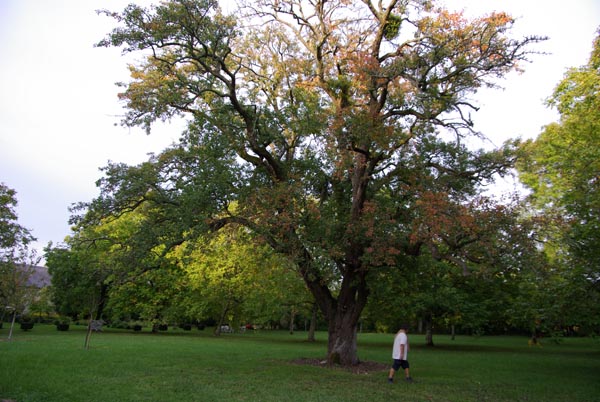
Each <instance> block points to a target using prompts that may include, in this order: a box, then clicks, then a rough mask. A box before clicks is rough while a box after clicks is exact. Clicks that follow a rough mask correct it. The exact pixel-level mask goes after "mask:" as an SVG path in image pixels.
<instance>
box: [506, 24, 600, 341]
mask: <svg viewBox="0 0 600 402" xmlns="http://www.w3.org/2000/svg"><path fill="white" fill-rule="evenodd" d="M548 104H549V105H550V106H553V107H556V108H557V109H558V112H559V113H560V120H559V122H557V123H551V124H549V125H548V126H546V127H545V128H544V130H543V131H542V133H541V134H540V135H539V136H538V137H537V138H536V139H535V140H529V141H527V142H525V143H524V144H523V150H524V151H525V156H526V157H525V158H523V159H522V160H521V161H520V162H519V164H518V165H517V167H518V169H519V174H520V179H521V181H522V182H523V183H524V184H525V185H526V186H527V187H528V188H529V189H531V194H530V196H529V201H530V203H531V205H532V209H534V210H535V212H536V213H537V214H539V215H540V218H539V221H540V227H542V228H543V230H544V232H543V233H544V238H543V240H544V241H545V244H544V250H545V252H546V254H547V256H548V257H549V264H550V265H549V268H548V269H547V275H545V276H544V283H545V286H544V290H546V291H547V290H552V291H553V294H552V296H551V298H552V301H551V303H550V300H546V303H543V304H541V306H545V313H544V316H545V317H546V318H547V319H548V320H550V317H551V316H553V317H555V319H556V320H550V322H552V324H550V322H548V323H547V324H546V325H551V326H558V327H560V326H561V324H562V325H566V324H569V323H570V325H575V324H577V325H586V326H589V327H590V328H596V329H597V328H598V325H600V311H599V310H598V308H597V306H598V305H599V303H598V300H599V296H600V285H599V284H600V270H599V269H598V267H599V266H600V253H599V251H598V250H600V176H599V175H598V172H600V35H599V36H596V38H595V39H594V43H593V49H592V52H591V55H590V59H589V62H588V63H587V65H584V66H581V67H579V68H572V69H570V70H568V71H567V72H566V74H565V77H564V79H563V80H562V81H561V82H560V83H559V84H558V85H557V87H556V88H555V90H554V93H553V95H552V96H551V97H550V99H549V100H548ZM557 296H559V297H557ZM550 306H554V308H550ZM572 308H574V309H575V310H577V311H581V312H585V317H582V316H581V315H580V314H577V313H576V312H575V311H571V313H570V314H567V310H571V309H572ZM551 311H553V312H551ZM575 317H577V318H575ZM565 320H568V321H569V323H567V322H566V321H565Z"/></svg>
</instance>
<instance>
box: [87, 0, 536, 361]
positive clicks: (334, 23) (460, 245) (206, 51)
mask: <svg viewBox="0 0 600 402" xmlns="http://www.w3.org/2000/svg"><path fill="white" fill-rule="evenodd" d="M105 14H107V15H109V16H112V17H114V18H115V20H116V21H117V22H118V23H119V24H120V25H119V27H118V28H116V29H115V30H114V31H113V32H112V33H110V34H109V35H108V37H107V38H106V39H105V40H103V41H101V42H100V43H99V45H100V46H119V47H122V48H123V50H124V52H137V51H144V55H145V56H146V58H145V60H144V61H142V62H141V63H139V64H138V65H136V66H131V67H130V70H131V76H132V81H131V82H129V83H127V84H122V85H123V87H124V88H125V89H124V92H123V93H122V94H121V95H120V96H121V99H122V100H123V101H124V102H125V105H126V107H127V109H128V112H127V115H126V117H125V120H124V123H125V124H127V125H131V126H134V125H141V126H143V127H145V128H146V129H147V130H150V127H151V125H152V123H153V122H154V121H156V120H164V119H168V118H171V117H173V116H176V115H185V116H187V118H188V119H189V120H188V122H189V124H188V129H187V132H186V133H185V135H184V137H183V138H182V141H181V143H180V144H179V145H178V146H176V147H174V149H172V150H169V151H166V152H165V153H163V154H161V155H160V156H159V157H155V158H153V159H152V160H150V161H149V162H148V163H145V164H142V165H140V166H138V167H126V166H123V165H112V166H109V167H108V168H107V169H106V171H105V173H106V177H105V178H104V179H102V180H101V181H100V187H101V190H102V195H101V196H100V197H99V198H98V199H96V200H94V201H93V202H92V203H90V204H89V205H87V208H88V211H89V213H88V214H87V216H86V217H85V219H86V220H87V221H88V222H91V221H93V220H94V219H98V217H103V216H110V215H111V214H118V213H119V211H123V210H130V209H134V208H136V207H137V206H139V205H141V203H142V202H143V201H148V202H150V203H151V204H152V205H153V206H155V208H156V209H155V210H154V212H153V213H155V214H156V216H161V217H162V218H163V220H162V221H160V222H161V224H162V227H163V229H165V228H168V230H163V233H166V232H169V233H171V236H170V239H169V241H170V242H171V243H172V244H175V243H177V242H181V241H183V240H182V239H184V238H186V237H193V236H198V235H199V234H200V233H202V232H205V231H206V230H218V229H221V228H223V227H224V226H226V225H230V224H237V225H243V226H245V227H246V228H248V229H250V230H251V231H253V232H254V233H255V234H256V235H258V236H259V237H261V238H262V239H263V241H264V242H266V243H267V244H269V245H270V246H271V247H272V248H273V249H274V250H275V251H277V252H279V253H282V254H284V255H286V256H287V258H288V259H290V260H292V261H293V262H294V264H295V266H296V269H297V272H298V274H299V275H300V276H301V277H302V278H303V279H304V282H305V284H306V286H307V287H308V289H309V290H310V291H311V293H312V294H313V296H314V298H315V300H316V302H317V304H318V306H319V308H320V309H321V311H322V312H323V315H324V316H325V318H326V320H327V322H328V325H329V327H328V333H329V341H328V342H329V343H328V360H329V362H330V363H334V362H340V363H342V364H354V363H357V362H358V355H357V351H356V329H357V323H358V320H359V318H360V316H361V313H362V310H363V308H364V307H365V305H366V302H367V300H368V295H369V285H368V282H367V277H368V274H369V272H370V271H371V270H372V269H374V268H377V267H380V266H386V265H395V264H396V263H397V262H398V260H397V259H396V258H395V257H396V256H400V255H403V254H415V255H416V254H418V253H419V252H420V250H421V249H423V248H428V249H429V250H430V252H431V254H432V255H433V256H434V257H435V258H437V259H440V260H442V259H446V260H449V261H452V262H453V263H458V264H460V265H464V262H465V261H466V260H467V259H469V258H471V259H476V257H477V256H474V255H473V256H469V255H468V253H467V251H466V249H465V247H466V246H467V245H473V244H474V243H476V242H478V241H479V240H480V238H481V236H483V234H484V233H485V231H484V230H480V229H478V228H477V225H476V224H475V225H474V224H469V225H467V226H461V223H460V222H461V221H463V220H465V218H466V217H468V216H473V215H476V214H477V210H478V208H479V207H480V206H481V204H480V203H478V202H477V200H476V199H477V193H478V189H479V187H478V186H479V184H481V183H484V182H486V181H487V180H490V179H491V178H492V177H493V176H494V175H495V174H500V175H502V174H503V173H505V172H506V171H507V169H509V168H510V167H511V165H512V162H513V159H512V156H513V155H512V154H513V149H514V144H506V146H505V147H503V148H502V149H499V150H494V151H491V152H484V151H472V150H469V149H467V148H466V147H465V146H464V145H463V142H462V141H461V138H462V137H463V136H466V135H469V134H473V132H472V122H471V120H470V117H469V111H470V110H473V109H475V106H474V105H473V104H472V103H471V101H470V99H469V95H470V94H472V93H474V92H475V91H476V90H477V89H478V88H480V87H482V86H494V80H495V79H497V78H499V77H502V76H503V75H505V74H506V73H508V72H509V71H511V70H514V69H516V68H517V65H518V63H519V62H521V61H523V60H524V59H525V58H526V55H527V53H528V50H527V48H526V47H527V45H529V44H531V43H534V42H537V41H538V40H539V39H540V38H536V37H526V38H523V39H520V40H517V39H511V38H509V37H508V36H507V33H508V31H509V30H510V28H511V26H512V25H513V22H514V21H513V19H512V18H511V17H510V16H508V15H507V14H504V13H492V14H489V15H487V16H484V17H481V18H477V19H474V20H472V21H469V20H467V19H466V18H464V17H463V16H462V15H461V14H459V13H450V12H448V11H447V10H444V9H442V8H438V7H435V6H434V2H431V1H420V0H415V1H408V0H406V1H397V0H390V1H388V2H387V4H385V5H384V4H383V3H381V2H379V3H375V2H372V1H370V0H364V1H361V2H350V3H349V2H346V1H341V0H336V1H315V2H311V3H306V2H303V1H296V0H287V1H279V0H277V1H269V0H267V1H257V2H255V3H252V4H248V5H247V7H245V8H244V9H243V10H240V12H238V13H236V14H235V15H236V16H237V17H233V16H229V17H228V16H224V15H222V14H221V13H220V12H219V10H218V9H217V3H216V2H215V1H212V0H201V1H191V0H177V1H175V0H174V1H167V2H163V3H161V4H160V5H158V6H155V7H152V8H150V9H144V8H141V7H138V6H135V5H131V6H129V7H127V8H126V9H125V10H124V11H123V12H122V13H112V12H105ZM440 130H445V131H446V134H445V135H442V133H441V131H440ZM234 201H235V202H236V205H238V206H239V207H238V208H237V209H236V210H235V211H233V210H231V209H230V208H229V205H231V203H232V202H234ZM83 207H84V208H85V207H86V206H85V205H83ZM436 209H441V210H445V211H458V212H460V213H459V214H457V215H456V214H455V215H452V214H450V215H444V214H435V213H432V211H434V210H436ZM432 217H436V218H438V217H443V218H444V221H443V222H444V223H446V224H450V227H452V228H454V229H456V230H458V229H459V228H463V229H465V230H466V233H465V235H464V236H462V237H456V236H454V237H450V236H448V235H447V234H448V233H446V232H445V228H446V227H448V225H444V224H442V223H440V222H434V221H430V218H432ZM155 221H157V222H158V220H155ZM468 221H469V222H474V223H476V222H477V221H475V220H472V219H470V220H468ZM165 244H170V243H169V242H165ZM478 257H481V255H479V256H478Z"/></svg>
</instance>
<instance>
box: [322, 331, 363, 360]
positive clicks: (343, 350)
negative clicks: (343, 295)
mask: <svg viewBox="0 0 600 402" xmlns="http://www.w3.org/2000/svg"><path fill="white" fill-rule="evenodd" d="M335 321H337V320H334V322H335ZM342 321H343V320H342ZM332 327H333V328H332ZM327 362H328V364H329V365H338V364H339V365H342V366H353V365H355V364H358V363H359V359H358V353H357V348H356V323H354V325H351V324H350V323H345V324H342V325H339V326H336V325H335V323H334V324H333V325H332V324H330V325H329V342H328V347H327Z"/></svg>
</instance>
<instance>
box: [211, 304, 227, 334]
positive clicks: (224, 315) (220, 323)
mask: <svg viewBox="0 0 600 402" xmlns="http://www.w3.org/2000/svg"><path fill="white" fill-rule="evenodd" d="M229 305H230V303H229V301H227V302H226V303H225V304H224V305H223V311H222V312H221V317H219V322H218V323H217V327H216V328H215V332H214V334H215V336H220V335H221V326H222V325H223V322H224V321H225V317H226V316H227V312H228V311H229Z"/></svg>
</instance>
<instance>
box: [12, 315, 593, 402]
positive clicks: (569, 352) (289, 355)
mask: <svg viewBox="0 0 600 402" xmlns="http://www.w3.org/2000/svg"><path fill="white" fill-rule="evenodd" d="M6 327H7V325H6V324H5V325H4V329H0V400H3V399H11V400H15V401H18V402H26V401H45V402H46V401H61V402H65V401H84V402H91V401H102V402H106V401H111V402H112V401H161V402H163V401H369V402H375V401H457V402H458V401H460V402H463V401H600V340H594V339H589V338H586V339H583V338H577V339H575V338H568V339H565V340H564V341H563V342H562V343H561V344H559V345H556V344H553V343H551V342H550V341H548V340H547V341H545V342H544V345H543V347H542V348H531V347H528V345H527V339H526V338H524V337H481V338H471V337H457V339H456V340H455V341H451V340H450V339H449V338H448V337H446V336H436V337H435V338H434V341H435V342H436V346H435V347H434V348H427V347H425V346H424V342H423V341H424V339H423V338H424V337H423V336H422V335H417V334H410V335H409V336H410V340H411V351H410V355H409V360H410V363H411V374H412V376H413V377H414V379H415V383H412V384H408V383H405V382H403V381H401V380H400V379H401V377H400V378H398V380H397V382H396V383H395V384H388V383H387V382H386V378H387V367H388V365H389V364H390V362H391V344H392V340H393V335H390V334H387V335H386V334H360V335H359V355H360V357H361V359H363V360H368V361H375V362H380V363H384V364H385V365H386V366H385V367H384V368H383V370H379V371H371V372H369V373H367V374H364V373H363V374H354V373H351V372H349V371H346V370H342V369H327V368H321V367H316V366H313V365H299V364H294V363H293V361H294V360H297V359H300V358H313V359H314V358H321V357H323V356H324V355H325V352H326V334H324V333H319V334H317V342H315V343H308V342H306V341H305V339H306V334H305V333H304V332H297V333H296V334H294V335H289V334H288V333H286V332H269V331H259V332H255V333H245V334H223V335H222V336H221V337H220V338H216V337H213V336H211V332H210V331H208V330H206V331H197V330H193V331H191V332H186V331H182V330H169V331H168V332H163V333H159V334H151V333H149V332H142V333H133V332H127V331H118V330H111V329H107V330H106V331H105V332H104V333H98V334H94V335H93V336H92V340H91V347H90V349H89V350H84V348H83V344H84V340H85V328H84V327H73V326H71V329H70V330H69V331H68V332H59V331H56V329H55V327H54V326H44V325H39V324H36V326H35V327H34V329H33V330H32V331H28V332H23V331H21V330H20V329H18V328H17V329H16V330H15V333H14V334H13V341H11V342H7V341H6V338H7V335H8V329H7V328H6Z"/></svg>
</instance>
